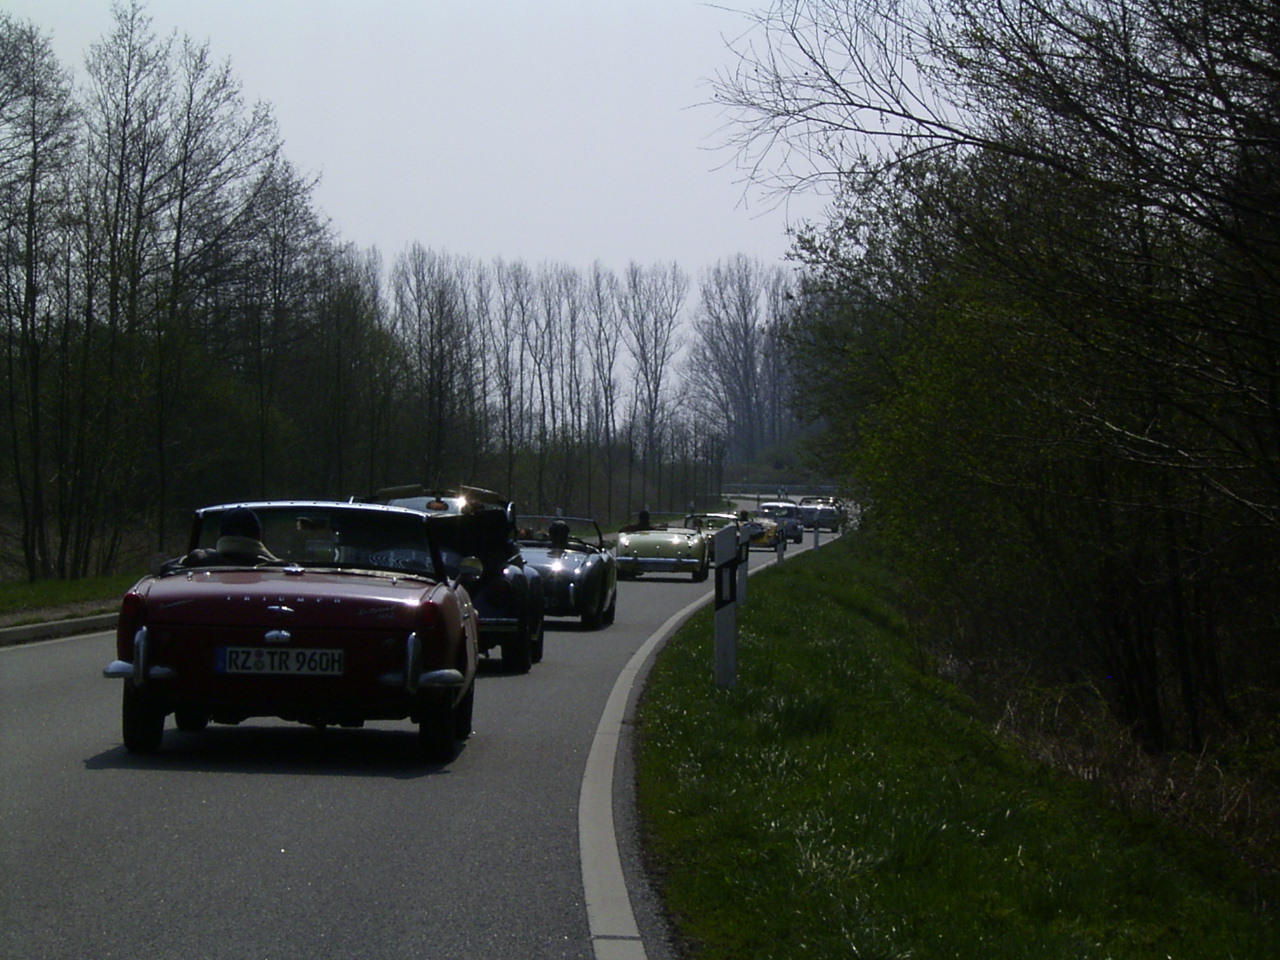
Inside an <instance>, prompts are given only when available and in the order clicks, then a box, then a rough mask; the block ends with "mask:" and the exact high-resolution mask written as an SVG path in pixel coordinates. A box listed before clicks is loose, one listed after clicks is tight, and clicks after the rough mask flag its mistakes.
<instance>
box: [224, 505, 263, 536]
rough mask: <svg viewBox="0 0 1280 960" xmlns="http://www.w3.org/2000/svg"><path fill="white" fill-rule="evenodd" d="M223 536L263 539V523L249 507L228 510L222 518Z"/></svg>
mask: <svg viewBox="0 0 1280 960" xmlns="http://www.w3.org/2000/svg"><path fill="white" fill-rule="evenodd" d="M222 535H223V536H224V537H252V538H253V539H254V540H260V539H262V521H261V520H259V519H258V515H257V514H256V513H254V512H253V511H252V510H250V509H249V508H248V507H237V508H236V509H235V510H228V511H227V512H226V513H225V514H223V516H222Z"/></svg>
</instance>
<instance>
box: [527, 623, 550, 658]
mask: <svg viewBox="0 0 1280 960" xmlns="http://www.w3.org/2000/svg"><path fill="white" fill-rule="evenodd" d="M546 639H547V623H546V621H545V620H543V619H542V617H538V629H537V632H535V633H534V635H533V640H531V641H530V643H529V659H530V660H531V661H532V662H533V663H541V662H542V648H543V646H544V645H545V642H546Z"/></svg>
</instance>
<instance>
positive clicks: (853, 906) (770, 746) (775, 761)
mask: <svg viewBox="0 0 1280 960" xmlns="http://www.w3.org/2000/svg"><path fill="white" fill-rule="evenodd" d="M859 549H860V548H859V545H858V542H857V538H856V537H848V538H844V539H843V540H841V541H836V542H834V543H832V544H829V545H828V546H826V547H824V548H823V549H822V550H819V551H813V552H810V553H807V554H804V555H802V556H799V557H795V558H793V559H788V560H787V561H786V562H785V563H783V564H781V565H780V566H778V567H776V568H774V569H771V570H769V571H765V572H764V573H762V574H760V575H758V576H756V577H753V578H752V580H751V586H750V590H749V597H748V601H749V603H748V606H747V607H746V608H745V609H743V610H741V611H740V612H739V649H738V662H739V671H740V672H739V679H738V684H737V686H736V688H735V689H733V690H727V691H726V690H721V689H717V688H716V687H715V686H714V684H713V683H712V679H711V670H712V647H713V632H712V617H711V613H710V612H709V611H708V612H704V613H702V614H700V615H699V616H697V617H695V619H694V620H693V621H692V622H691V623H690V624H689V625H688V626H687V627H686V628H685V629H684V630H683V631H681V633H680V634H678V635H677V636H676V637H675V638H674V639H673V640H672V641H671V642H670V643H669V644H668V646H667V647H666V648H665V649H664V650H663V652H662V653H661V655H660V656H659V658H658V661H657V662H656V664H655V665H654V669H653V672H652V674H651V676H650V679H649V684H648V688H647V690H646V693H645V696H644V698H643V700H642V702H641V706H640V714H639V734H640V735H639V743H638V748H637V749H638V755H637V762H638V771H637V773H638V796H639V803H640V811H641V816H642V819H643V821H644V824H645V829H646V832H647V834H648V837H647V840H648V848H649V850H650V852H651V860H652V862H651V866H652V867H653V869H654V871H655V873H656V875H657V876H658V877H659V883H660V887H661V889H662V892H663V896H664V899H665V902H666V903H667V906H668V908H669V909H670V912H671V915H672V917H673V920H674V923H675V925H676V929H677V932H678V934H679V936H680V937H681V941H682V944H683V947H684V949H685V952H686V954H687V955H688V956H689V957H696V958H698V960H745V958H775V957H776V958H779V960H783V958H787V960H790V958H798V957H832V958H834V957H869V958H906V957H911V958H914V960H923V958H934V957H937V958H944V957H945V958H977V957H981V958H983V960H997V958H1009V960H1027V958H1037V960H1052V958H1063V960H1066V958H1071V960H1083V958H1113V960H1122V958H1161V960H1165V958H1205V957H1221V958H1228V957H1231V958H1236V960H1243V958H1258V960H1263V958H1274V957H1277V956H1280V920H1277V917H1278V916H1280V910H1278V909H1277V896H1280V885H1278V884H1277V882H1276V881H1275V878H1273V877H1270V878H1269V877H1261V876H1258V875H1256V874H1255V873H1253V872H1251V871H1249V870H1248V869H1247V868H1246V867H1245V865H1244V864H1243V863H1242V862H1241V861H1240V860H1239V859H1238V858H1237V857H1235V856H1234V855H1232V854H1231V853H1230V852H1228V851H1226V850H1223V849H1220V848H1218V847H1217V846H1215V845H1213V844H1212V843H1209V842H1207V841H1205V840H1202V839H1199V838H1196V837H1193V836H1190V835H1187V834H1184V833H1181V832H1179V831H1178V830H1176V829H1174V828H1172V827H1170V826H1168V825H1167V824H1164V823H1161V822H1159V821H1157V820H1156V819H1155V818H1153V817H1147V816H1144V815H1142V814H1135V813H1132V812H1123V811H1120V810H1116V809H1114V808H1112V807H1111V806H1110V805H1109V804H1108V803H1107V800H1106V795H1105V794H1104V793H1103V792H1102V791H1101V790H1100V789H1099V788H1098V787H1096V786H1091V785H1089V784H1086V783H1082V782H1079V781H1076V780H1073V779H1071V778H1069V777H1068V776H1067V775H1065V774H1062V773H1058V772H1055V771H1052V770H1050V769H1049V768H1048V767H1045V766H1042V765H1039V764H1037V763H1035V762H1033V761H1031V760H1030V759H1028V758H1026V757H1025V756H1024V755H1023V754H1021V753H1020V752H1019V751H1018V750H1016V749H1015V748H1014V747H1013V746H1012V745H1011V744H1009V743H1007V742H1005V741H1003V740H1000V739H998V738H997V737H996V736H994V735H993V734H992V732H991V730H990V728H989V727H988V726H987V725H986V724H984V723H982V722H980V721H979V720H978V719H977V718H978V715H979V711H978V710H977V709H975V708H974V706H973V705H972V704H971V703H969V702H968V701H967V700H966V699H965V697H964V696H962V695H961V694H960V693H959V692H958V691H957V690H956V689H955V688H954V687H952V686H951V685H949V684H948V683H945V682H943V681H941V680H939V679H938V678H937V677H935V676H933V675H931V674H929V673H928V672H926V671H923V670H922V669H921V658H920V656H919V653H918V651H917V650H916V648H915V647H914V645H913V644H912V643H911V642H910V639H909V637H908V636H907V631H906V629H905V627H904V625H903V624H902V623H901V621H900V620H899V618H898V617H897V615H896V613H895V611H894V608H893V605H892V601H891V599H890V598H891V591H890V589H889V587H888V585H887V582H886V580H885V578H884V577H883V576H881V575H880V574H879V572H878V569H877V567H876V565H875V562H874V560H873V558H870V557H867V556H862V555H860V553H859Z"/></svg>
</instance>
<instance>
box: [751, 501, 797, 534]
mask: <svg viewBox="0 0 1280 960" xmlns="http://www.w3.org/2000/svg"><path fill="white" fill-rule="evenodd" d="M760 516H762V517H765V518H767V519H769V520H772V521H773V522H774V523H776V524H777V525H778V526H779V527H781V528H782V532H783V534H784V535H785V536H786V538H787V539H788V540H790V541H791V542H792V543H799V542H800V541H801V540H803V539H804V522H803V521H802V520H801V519H800V505H799V504H797V503H792V502H791V501H790V500H770V501H769V502H767V503H762V504H760Z"/></svg>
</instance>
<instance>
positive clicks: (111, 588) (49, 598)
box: [0, 573, 139, 625]
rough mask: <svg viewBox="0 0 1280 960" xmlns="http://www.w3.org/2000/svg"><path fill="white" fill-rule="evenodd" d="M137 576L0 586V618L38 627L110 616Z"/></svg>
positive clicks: (4, 584) (128, 574)
mask: <svg viewBox="0 0 1280 960" xmlns="http://www.w3.org/2000/svg"><path fill="white" fill-rule="evenodd" d="M138 576H139V574H137V573H126V574H120V575H117V576H112V577H85V578H83V579H80V580H37V581H36V582H35V583H26V582H21V583H17V582H11V583H0V617H3V618H4V620H5V622H6V623H9V624H11V625H12V624H23V623H38V622H41V621H43V620H48V619H51V618H52V619H58V618H59V617H60V616H89V615H91V614H93V613H111V612H113V611H114V610H116V609H117V608H118V607H119V606H120V598H121V597H122V596H123V595H124V592H125V591H126V590H128V589H129V588H130V587H131V586H133V584H134V583H135V582H137V579H138ZM59 611H64V613H62V614H59Z"/></svg>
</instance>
